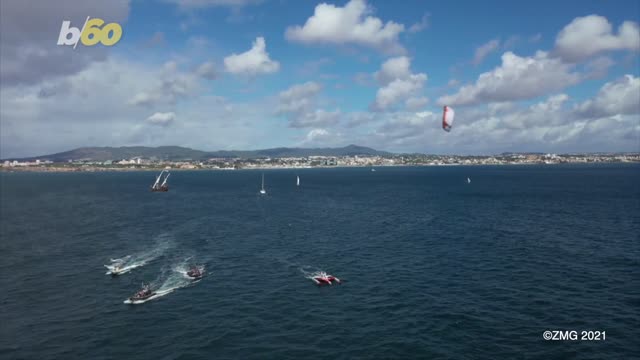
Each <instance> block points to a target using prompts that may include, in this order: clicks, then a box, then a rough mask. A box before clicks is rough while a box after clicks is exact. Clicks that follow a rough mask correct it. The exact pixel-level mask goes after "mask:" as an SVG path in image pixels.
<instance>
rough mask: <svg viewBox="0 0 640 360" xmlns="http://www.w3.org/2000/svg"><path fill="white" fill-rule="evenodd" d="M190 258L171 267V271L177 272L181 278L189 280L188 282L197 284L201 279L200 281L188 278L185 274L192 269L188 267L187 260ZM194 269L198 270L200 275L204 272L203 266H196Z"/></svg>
mask: <svg viewBox="0 0 640 360" xmlns="http://www.w3.org/2000/svg"><path fill="white" fill-rule="evenodd" d="M190 259H191V258H186V259H184V261H182V262H180V263H178V264H176V265H174V266H173V268H172V270H173V271H174V272H177V273H178V274H181V275H182V277H183V278H185V279H187V280H189V281H190V282H192V283H193V282H198V281H200V280H202V278H200V279H195V280H194V279H193V278H192V277H190V276H189V275H188V274H187V273H188V272H189V270H191V269H192V268H193V267H192V266H189V260H190ZM195 267H196V268H198V270H200V273H202V274H204V270H205V266H204V265H198V266H195Z"/></svg>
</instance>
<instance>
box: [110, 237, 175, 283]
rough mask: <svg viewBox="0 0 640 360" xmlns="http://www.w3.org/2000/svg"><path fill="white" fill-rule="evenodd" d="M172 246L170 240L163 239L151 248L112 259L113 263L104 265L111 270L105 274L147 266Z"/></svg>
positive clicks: (119, 273)
mask: <svg viewBox="0 0 640 360" xmlns="http://www.w3.org/2000/svg"><path fill="white" fill-rule="evenodd" d="M170 246H171V243H170V242H169V241H168V240H161V241H159V242H158V243H157V244H156V246H154V247H153V248H152V249H150V250H147V251H143V252H140V253H137V254H133V255H127V256H125V257H123V258H120V259H110V261H111V264H109V265H104V267H106V268H107V269H108V270H109V271H107V272H106V273H105V275H114V276H115V275H122V274H126V273H128V272H130V271H131V270H133V269H135V268H139V267H141V266H145V265H146V264H148V263H149V262H151V261H153V260H155V259H156V258H158V257H160V256H161V255H162V254H163V253H164V252H165V251H166V250H167V249H168V248H169V247H170Z"/></svg>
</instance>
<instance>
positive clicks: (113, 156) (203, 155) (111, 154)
mask: <svg viewBox="0 0 640 360" xmlns="http://www.w3.org/2000/svg"><path fill="white" fill-rule="evenodd" d="M354 155H381V156H382V155H391V153H389V152H385V151H378V150H375V149H372V148H368V147H364V146H357V145H349V146H345V147H341V148H286V147H281V148H273V149H263V150H220V151H202V150H194V149H190V148H186V147H181V146H159V147H146V146H123V147H83V148H78V149H74V150H70V151H65V152H61V153H56V154H50V155H42V156H34V157H28V158H19V159H18V158H10V159H3V161H4V160H18V161H33V160H36V159H39V160H42V161H45V160H49V161H53V162H67V161H69V160H91V161H106V160H122V159H131V158H135V157H142V158H147V159H158V160H170V161H181V160H205V159H209V158H243V159H257V158H265V157H271V158H281V157H306V156H354Z"/></svg>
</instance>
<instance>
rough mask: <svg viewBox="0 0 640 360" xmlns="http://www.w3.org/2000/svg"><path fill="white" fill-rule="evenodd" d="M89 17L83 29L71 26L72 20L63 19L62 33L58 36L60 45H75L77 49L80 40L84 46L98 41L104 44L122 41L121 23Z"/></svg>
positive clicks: (109, 44)
mask: <svg viewBox="0 0 640 360" xmlns="http://www.w3.org/2000/svg"><path fill="white" fill-rule="evenodd" d="M89 18H90V17H89V16H87V20H85V22H84V26H82V30H80V29H78V28H77V27H73V26H71V21H68V20H65V21H63V22H62V26H61V27H60V35H59V36H58V45H73V48H74V49H75V48H76V46H78V40H79V41H80V42H81V43H82V45H84V46H93V45H95V44H97V43H102V45H104V46H112V45H114V44H115V43H117V42H118V41H120V38H121V37H122V27H121V26H120V24H118V23H110V24H106V25H104V20H102V19H100V18H93V19H91V20H89ZM103 25H104V26H103ZM69 35H71V36H69Z"/></svg>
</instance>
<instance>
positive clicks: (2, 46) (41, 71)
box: [0, 0, 129, 87]
mask: <svg viewBox="0 0 640 360" xmlns="http://www.w3.org/2000/svg"><path fill="white" fill-rule="evenodd" d="M0 6H1V10H0V34H2V41H0V64H2V66H0V83H1V84H2V86H3V87H7V86H14V85H19V84H21V85H30V84H36V83H38V82H40V81H42V80H45V79H49V78H54V77H60V76H65V75H70V74H75V73H77V72H79V71H82V70H83V69H85V68H86V67H87V66H89V65H90V64H91V63H92V62H95V61H104V60H105V59H107V57H108V56H107V55H108V51H107V49H106V48H105V47H102V46H93V47H86V46H82V45H79V46H78V47H77V48H76V49H75V50H74V49H73V47H72V46H58V45H57V41H56V39H57V36H58V33H59V32H60V26H61V23H62V21H63V20H69V21H71V26H76V27H82V24H83V23H84V21H85V19H86V17H87V14H91V15H92V16H93V17H100V18H102V19H104V20H105V21H107V22H119V23H124V22H125V21H126V19H127V17H128V15H129V1H128V0H114V1H101V0H87V1H74V0H60V1H55V2H52V1H45V2H43V3H40V4H38V6H37V9H34V7H33V4H31V3H29V2H25V1H22V0H3V1H2V3H1V4H0Z"/></svg>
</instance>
